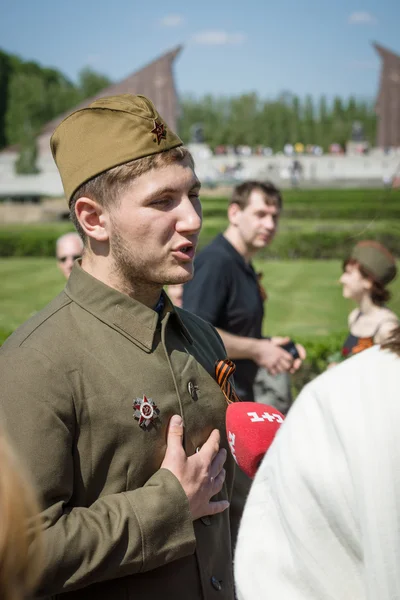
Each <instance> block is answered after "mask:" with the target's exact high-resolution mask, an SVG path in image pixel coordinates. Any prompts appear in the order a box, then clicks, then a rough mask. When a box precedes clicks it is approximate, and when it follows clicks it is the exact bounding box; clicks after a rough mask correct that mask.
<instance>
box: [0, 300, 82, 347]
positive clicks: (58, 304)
mask: <svg viewBox="0 0 400 600" xmlns="http://www.w3.org/2000/svg"><path fill="white" fill-rule="evenodd" d="M70 303H71V299H70V298H69V297H68V296H67V294H66V293H65V292H64V291H63V292H61V293H60V294H59V295H58V296H56V297H55V298H54V299H53V300H52V301H51V302H49V304H47V305H46V306H45V307H44V308H43V309H42V310H40V311H39V312H37V313H36V314H34V315H33V316H32V317H30V319H28V320H27V321H25V323H23V324H22V325H21V326H20V327H18V329H16V330H15V331H14V333H12V334H11V335H10V337H9V338H7V340H6V341H5V342H4V344H3V345H2V347H1V350H2V351H6V350H12V349H16V348H18V347H20V346H22V345H23V344H25V342H27V340H32V339H34V338H36V337H37V336H40V334H41V331H42V330H43V327H44V325H45V324H47V323H48V322H49V321H50V320H52V319H53V318H55V316H56V315H57V314H58V313H59V311H60V310H61V309H62V308H64V306H67V305H68V304H70Z"/></svg>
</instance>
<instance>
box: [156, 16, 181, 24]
mask: <svg viewBox="0 0 400 600" xmlns="http://www.w3.org/2000/svg"><path fill="white" fill-rule="evenodd" d="M184 22H185V18H184V17H183V16H182V15H167V16H166V17H163V18H162V19H160V25H161V26H162V27H179V26H180V25H183V24H184Z"/></svg>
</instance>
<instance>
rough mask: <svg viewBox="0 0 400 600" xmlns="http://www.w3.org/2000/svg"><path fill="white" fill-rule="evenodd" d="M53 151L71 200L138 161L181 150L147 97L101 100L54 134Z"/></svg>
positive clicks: (121, 97)
mask: <svg viewBox="0 0 400 600" xmlns="http://www.w3.org/2000/svg"><path fill="white" fill-rule="evenodd" d="M50 146H51V152H52V154H53V158H54V160H55V162H56V165H57V167H58V170H59V172H60V175H61V179H62V183H63V187H64V191H65V195H66V197H67V200H68V202H69V201H70V199H71V197H72V195H73V194H74V192H75V191H76V190H77V189H78V188H79V187H80V186H81V185H82V184H83V183H85V182H86V181H88V180H89V179H92V178H93V177H95V176H96V175H99V174H100V173H103V172H104V171H108V169H111V168H113V167H116V166H117V165H122V164H124V163H127V162H129V161H131V160H135V159H137V158H143V157H144V156H150V155H152V154H157V153H159V152H165V150H170V149H171V148H176V147H177V146H182V140H181V139H180V138H179V137H178V136H177V135H176V134H175V133H174V132H173V131H171V130H170V129H169V127H168V126H167V125H166V123H165V122H164V121H163V119H162V117H160V115H159V114H158V112H157V111H156V109H155V107H154V105H153V103H152V102H151V101H150V100H148V98H145V97H144V96H132V95H131V94H121V95H120V96H109V97H108V98H99V99H98V100H95V101H94V102H92V103H91V104H89V106H87V107H86V108H82V109H81V110H77V111H76V112H74V113H72V114H71V115H69V116H68V117H67V118H66V119H64V121H62V123H60V125H59V126H58V127H57V129H56V130H55V131H54V133H53V135H52V136H51V140H50Z"/></svg>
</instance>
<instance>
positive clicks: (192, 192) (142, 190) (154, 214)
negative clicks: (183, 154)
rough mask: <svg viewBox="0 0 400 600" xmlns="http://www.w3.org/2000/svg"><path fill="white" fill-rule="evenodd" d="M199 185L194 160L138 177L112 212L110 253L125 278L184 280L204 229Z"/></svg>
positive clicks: (127, 280)
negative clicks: (191, 164)
mask: <svg viewBox="0 0 400 600" xmlns="http://www.w3.org/2000/svg"><path fill="white" fill-rule="evenodd" d="M199 190H200V183H199V180H198V179H197V177H196V175H195V173H194V171H193V169H192V167H191V166H190V163H189V160H188V159H185V160H184V161H182V162H180V163H175V164H172V165H169V166H166V167H163V168H159V169H153V170H151V171H149V172H148V173H145V174H144V175H141V176H140V177H138V178H137V179H135V180H134V181H133V183H132V185H131V186H130V187H129V189H128V190H127V191H126V192H125V193H124V194H123V195H122V197H121V199H120V202H119V204H118V205H117V206H114V207H113V208H112V209H111V211H110V213H109V217H110V229H109V232H110V233H109V240H110V252H111V257H112V260H113V262H114V266H115V269H116V271H117V273H118V276H119V278H120V279H121V281H123V282H125V283H128V284H130V283H133V284H136V285H137V284H140V283H141V284H145V285H146V284H147V285H148V284H150V285H155V286H158V285H159V286H163V285H164V284H176V283H184V282H185V281H188V280H189V279H191V278H192V276H193V259H194V255H195V251H196V246H197V241H198V237H199V233H200V229H201V223H202V216H201V203H200V198H199Z"/></svg>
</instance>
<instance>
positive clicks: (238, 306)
mask: <svg viewBox="0 0 400 600" xmlns="http://www.w3.org/2000/svg"><path fill="white" fill-rule="evenodd" d="M194 266H195V271H194V278H193V279H192V280H191V281H189V282H188V283H186V284H185V285H184V288H183V308H185V309H186V310H189V311H190V312H193V313H194V314H196V315H198V316H199V317H201V318H202V319H204V320H205V321H208V322H209V323H211V324H212V325H214V327H218V328H219V329H223V330H225V331H227V332H228V333H233V334H235V335H239V336H243V337H251V338H257V339H260V338H261V337H262V334H261V331H262V321H263V317H264V305H263V300H262V298H261V294H260V289H259V284H258V279H257V274H256V272H255V271H254V269H253V267H252V265H251V264H248V263H246V261H245V260H244V258H243V256H241V255H240V254H239V252H237V250H235V248H234V247H233V246H232V244H230V243H229V242H228V240H227V239H225V238H224V236H223V235H222V234H220V235H218V236H217V237H216V238H215V239H214V240H213V241H212V242H211V244H209V245H208V246H206V248H204V249H203V250H202V251H201V252H200V253H199V254H198V256H197V257H196V259H195V263H194ZM234 362H235V364H236V373H235V384H236V390H237V393H238V395H239V397H240V398H241V399H242V400H247V401H251V400H254V395H253V384H254V379H255V376H256V373H257V369H258V367H257V365H256V363H255V362H253V361H252V360H247V359H244V360H235V361H234Z"/></svg>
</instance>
